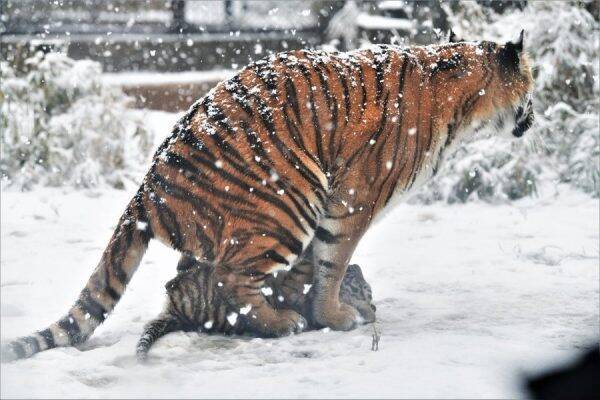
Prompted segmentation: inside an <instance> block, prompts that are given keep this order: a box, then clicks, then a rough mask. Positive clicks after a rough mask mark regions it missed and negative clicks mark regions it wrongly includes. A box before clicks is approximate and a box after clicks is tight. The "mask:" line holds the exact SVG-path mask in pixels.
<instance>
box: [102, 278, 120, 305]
mask: <svg viewBox="0 0 600 400" xmlns="http://www.w3.org/2000/svg"><path fill="white" fill-rule="evenodd" d="M108 277H109V274H106V282H105V283H106V285H105V287H104V292H105V293H106V294H108V295H109V296H110V298H111V299H113V301H114V302H115V303H116V302H117V301H119V299H121V294H120V293H119V292H117V291H116V290H115V289H113V288H112V286H110V284H109V283H108Z"/></svg>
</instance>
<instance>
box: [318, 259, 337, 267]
mask: <svg viewBox="0 0 600 400" xmlns="http://www.w3.org/2000/svg"><path fill="white" fill-rule="evenodd" d="M319 266H321V267H325V268H328V269H332V268H335V264H334V263H332V262H331V261H326V260H319Z"/></svg>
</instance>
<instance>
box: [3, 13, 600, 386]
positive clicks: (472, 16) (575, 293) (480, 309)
mask: <svg viewBox="0 0 600 400" xmlns="http://www.w3.org/2000/svg"><path fill="white" fill-rule="evenodd" d="M555 3H556V2H555ZM473 4H474V3H465V4H464V5H463V7H462V8H460V10H458V11H456V10H454V11H453V13H452V18H453V20H452V23H453V25H454V26H457V27H458V29H459V30H461V32H460V33H461V34H463V35H465V36H467V35H472V36H476V37H479V36H486V35H487V36H488V37H492V38H508V37H510V36H511V35H512V34H513V32H518V29H517V27H518V26H524V27H526V28H528V29H529V32H530V34H529V37H530V40H531V41H532V43H533V45H535V46H537V47H534V48H532V49H531V48H530V50H529V51H530V53H532V55H533V56H534V60H536V69H537V72H536V73H537V83H536V89H537V95H536V99H535V101H536V107H537V109H536V112H537V113H538V117H539V120H540V121H538V125H537V126H536V127H535V128H534V129H533V130H534V132H533V133H532V134H531V136H535V137H536V138H537V139H535V140H533V139H531V138H528V139H525V140H523V141H517V142H501V141H497V140H496V139H494V138H491V139H485V138H484V139H483V140H482V141H480V142H477V143H473V144H469V145H467V146H466V147H465V148H463V149H462V150H461V151H462V153H461V152H459V155H461V154H462V156H460V158H459V159H455V160H451V161H450V163H449V166H448V167H447V168H446V170H445V171H443V173H442V176H441V177H440V178H439V179H438V180H437V181H436V182H433V183H432V184H431V185H429V186H428V187H427V188H425V189H424V191H423V192H422V193H421V194H419V196H417V197H416V198H414V199H412V201H411V202H410V203H406V204H401V205H400V206H398V207H397V208H396V209H394V210H393V211H392V212H390V213H389V214H388V215H387V217H386V218H385V219H383V220H382V221H380V222H379V223H378V224H377V225H375V226H374V227H373V228H372V229H371V230H370V231H369V232H368V234H367V235H366V237H365V238H364V239H363V241H362V242H361V244H360V245H359V248H358V250H357V252H356V253H355V256H354V258H353V260H352V261H353V262H355V263H358V264H360V265H361V267H362V268H363V271H364V274H365V277H366V279H367V280H368V281H369V283H370V284H371V286H372V288H373V295H374V303H375V304H376V306H377V317H378V322H377V324H376V326H377V329H378V331H380V333H381V339H380V343H379V351H376V352H374V351H371V341H372V338H371V336H372V332H373V326H371V325H367V326H362V327H359V328H358V329H356V330H355V331H352V332H332V331H328V330H321V331H315V332H308V333H302V334H299V335H295V336H291V337H287V338H283V339H268V340H266V339H253V338H249V337H224V336H218V335H215V336H207V335H199V334H193V333H175V334H171V335H168V336H167V337H165V338H164V339H162V340H161V341H160V342H159V343H158V344H157V345H156V346H155V347H154V348H153V349H152V351H151V356H150V360H149V363H148V364H147V365H140V364H138V363H137V361H136V359H135V357H134V347H135V343H136V342H137V340H138V338H139V335H140V334H141V331H142V327H143V325H144V324H145V323H146V322H147V321H149V320H150V319H151V318H153V317H155V316H156V315H157V314H158V313H159V312H160V310H161V308H162V305H163V302H164V296H165V295H164V283H165V282H166V281H167V280H169V279H171V278H172V277H173V276H174V274H175V265H176V262H177V259H178V255H177V254H176V253H175V252H174V251H172V250H170V249H167V248H166V247H164V246H163V245H161V244H159V243H154V242H153V243H152V244H151V246H150V249H149V251H148V253H147V255H146V257H145V258H144V260H143V262H142V264H141V266H140V268H139V270H138V272H137V273H136V275H135V276H134V278H133V280H132V282H131V284H130V286H129V288H128V290H127V292H126V295H125V296H124V297H123V299H122V301H121V302H120V303H119V304H118V306H117V308H116V309H115V311H114V313H113V314H112V315H111V316H110V317H109V318H108V319H107V321H106V322H105V323H104V325H102V326H101V327H100V328H99V329H98V330H97V331H96V333H95V334H94V335H93V337H92V338H91V339H90V340H89V341H88V342H87V343H86V344H84V345H83V346H81V347H79V348H61V349H54V350H51V351H47V352H43V353H40V354H38V355H36V356H35V357H33V358H31V359H28V360H20V361H17V362H13V363H8V364H1V367H0V369H1V377H0V378H1V384H0V395H1V397H2V398H13V397H20V398H30V397H54V398H65V397H72V398H77V397H109V398H113V397H145V398H146V397H147V398H164V397H195V398H198V397H211V398H214V397H223V398H228V397H294V398H300V397H321V398H322V397H361V398H367V397H369V398H382V397H390V398H391V397H395V398H397V397H405V398H406V397H409V398H415V397H427V398H431V397H452V398H466V397H470V398H515V397H523V396H524V392H523V387H522V383H523V378H524V377H525V376H527V375H528V374H532V373H536V372H538V371H540V370H542V369H545V368H547V367H548V366H552V365H555V364H556V363H560V362H562V361H565V360H568V359H570V358H571V357H573V355H574V354H575V352H576V351H577V350H581V349H583V348H585V347H587V346H589V345H590V344H591V343H593V342H594V341H596V342H597V341H598V333H599V331H598V330H599V311H598V304H599V301H600V299H599V279H600V276H599V258H598V255H599V251H600V244H599V243H600V238H599V229H600V227H599V220H600V212H599V203H598V186H597V185H598V174H599V172H598V171H599V168H600V166H599V165H598V153H599V150H598V148H597V147H598V143H599V140H598V135H599V132H598V125H597V124H598V122H597V121H598V102H597V96H598V93H599V90H598V72H597V64H598V54H597V49H598V35H597V33H598V22H597V21H598V20H597V17H596V19H594V18H593V17H592V16H591V15H590V14H589V13H588V14H587V15H586V14H585V13H584V11H583V9H582V8H575V7H572V5H569V4H568V3H564V4H559V5H556V4H554V5H553V4H549V3H546V4H537V5H535V7H533V6H528V8H526V9H525V10H523V11H514V12H511V13H509V14H504V15H502V16H499V15H488V14H485V13H484V12H483V11H482V10H483V9H481V8H480V7H477V6H476V5H475V6H474V5H473ZM350 11H352V10H350ZM350 11H348V10H346V12H347V13H349V14H352V13H351V12H350ZM551 20H556V21H560V22H561V23H562V25H563V26H562V29H561V24H558V23H557V24H554V25H551V24H549V21H551ZM586 24H587V25H586ZM564 25H568V26H567V27H566V28H565V26H564ZM569 26H570V27H576V28H573V29H569ZM540 46H545V47H543V48H541V47H540ZM71 63H72V61H71V60H68V59H65V58H62V57H61V56H60V55H57V56H55V58H54V59H52V58H50V59H45V60H33V61H32V64H34V65H37V67H36V69H35V71H34V72H32V74H33V75H31V74H30V75H29V76H28V77H26V78H22V77H18V76H17V75H16V73H14V71H12V70H11V66H10V65H6V63H4V64H3V65H1V66H2V73H3V75H2V87H1V88H2V92H3V93H5V94H6V93H9V94H11V95H12V96H13V99H18V101H14V102H13V103H11V104H8V103H7V102H2V103H0V109H1V111H2V113H1V114H0V116H1V117H2V119H0V129H2V130H3V132H2V153H1V155H2V164H1V165H0V166H1V167H2V175H3V182H2V193H1V195H2V196H1V215H0V217H1V226H0V228H1V229H0V244H1V255H0V272H1V274H0V275H1V276H0V289H1V290H0V293H1V297H0V304H1V310H0V317H1V319H0V322H1V338H2V341H5V340H8V339H11V338H14V337H17V336H21V335H24V334H28V333H31V332H32V331H34V330H37V329H40V328H43V327H45V326H47V325H48V324H49V323H51V322H53V321H55V320H56V319H57V318H58V317H59V316H61V315H62V314H63V313H64V312H65V311H66V310H67V308H68V307H69V306H70V305H71V304H72V302H73V301H74V299H75V298H76V296H77V294H78V293H79V290H80V289H81V287H82V286H83V284H84V282H85V281H86V280H87V278H88V276H89V275H90V273H91V271H92V270H93V268H94V266H95V265H96V263H97V261H98V259H99V257H100V255H101V252H102V250H103V249H104V247H105V245H106V243H107V241H108V239H109V237H110V235H111V234H112V231H113V229H114V228H115V224H116V222H117V220H118V217H119V216H120V214H121V212H122V211H123V209H124V207H125V205H126V203H127V201H128V200H129V198H130V197H131V195H132V193H133V191H134V190H135V182H139V179H140V178H141V176H142V175H143V172H144V169H145V167H146V166H147V165H148V159H149V155H150V154H151V149H152V148H155V147H156V146H157V144H158V143H160V142H161V141H162V139H163V138H164V137H165V136H166V135H168V134H169V132H170V130H171V127H172V126H173V125H174V123H175V121H176V120H177V118H179V117H180V115H181V114H177V113H166V112H159V111H149V110H135V111H133V110H131V109H128V108H126V100H127V99H125V98H124V97H123V95H122V94H121V93H119V92H118V91H117V90H115V89H114V87H113V86H111V85H110V84H111V83H114V82H115V81H123V80H125V81H130V82H136V81H140V80H141V81H145V80H160V76H158V75H156V74H154V75H152V74H143V73H127V74H119V75H118V76H115V75H112V74H111V75H106V76H104V77H102V75H101V74H100V73H99V71H98V70H97V68H99V66H98V65H97V64H94V63H87V64H85V63H86V62H85V61H84V62H76V63H74V64H71ZM82 63H83V64H82ZM57 65H62V67H60V68H56V66H57ZM229 67H230V66H224V67H223V68H224V69H228V68H229ZM561 68H562V69H561ZM76 72H77V73H76ZM215 73H216V74H226V73H227V72H226V71H225V72H224V71H222V70H219V71H215V72H206V73H205V76H206V77H209V76H213V75H214V74H215ZM211 74H212V75H211ZM586 74H588V75H591V76H587V75H586ZM40 76H41V77H43V79H46V80H48V81H50V82H54V85H53V86H52V85H50V86H51V89H52V90H56V92H57V93H67V96H66V97H62V98H61V101H63V102H66V103H67V104H68V107H66V111H64V110H63V111H61V112H55V113H53V112H50V111H48V110H47V104H49V103H51V102H52V101H55V97H53V95H52V91H50V93H48V91H45V92H44V91H37V90H36V88H38V86H37V85H36V82H39V79H40ZM186 76H187V75H185V74H184V75H183V78H182V79H187V78H185V77H186ZM90 79H93V81H94V83H93V84H90V83H89V80H90ZM590 79H591V80H590ZM567 80H568V81H569V83H567V84H566V86H567V88H568V87H571V88H573V87H574V88H575V90H574V91H575V93H572V92H571V93H569V92H565V87H563V86H561V85H563V84H564V82H565V81H567ZM86 82H87V86H86ZM590 82H591V87H588V86H589V85H588V84H589V83H590ZM82 87H83V89H82ZM586 90H587V91H586ZM565 93H567V94H566V95H565ZM65 98H66V100H65ZM92 104H93V106H92ZM41 109H43V110H44V112H41V111H40V110H41ZM31 115H35V116H36V118H38V117H39V118H40V120H41V121H43V125H44V126H43V132H45V134H44V135H43V136H42V137H40V136H39V135H37V133H39V127H36V126H34V124H33V125H32V124H30V123H29V122H30V121H31V118H30V117H31ZM99 115H101V116H103V117H102V118H99V117H98V116H99ZM115 120H119V121H121V123H120V125H115ZM36 129H37V130H36ZM36 135H37V136H36ZM540 141H541V143H542V144H541V145H540V144H539V142H540ZM532 143H533V144H532ZM115 154H117V155H118V156H117V157H115ZM506 154H510V156H509V157H507V156H506ZM40 157H43V158H44V163H38V162H37V161H36V162H30V160H33V159H35V160H37V159H39V158H40ZM65 163H66V165H68V167H65V168H62V169H61V168H58V169H57V168H56V166H57V165H60V166H64V165H65ZM567 166H568V168H567ZM515 171H520V172H523V171H525V172H528V171H529V172H528V173H530V174H529V175H527V174H525V175H526V176H528V178H527V179H525V180H524V181H523V182H522V183H519V184H516V185H512V186H511V184H512V182H514V180H511V179H513V178H514V177H515V176H517V175H518V173H516V172H515ZM520 172H519V173H520ZM527 180H532V183H528V182H527ZM533 183H534V184H535V188H536V190H535V191H532V190H530V187H531V185H532V184H533ZM477 185H479V186H477ZM465 187H466V188H471V189H472V194H471V192H469V195H468V196H464V195H460V193H459V192H460V191H461V190H463V189H464V188H465ZM118 188H121V189H118ZM471 189H470V190H471ZM515 193H517V195H514V194H515ZM450 203H451V204H450Z"/></svg>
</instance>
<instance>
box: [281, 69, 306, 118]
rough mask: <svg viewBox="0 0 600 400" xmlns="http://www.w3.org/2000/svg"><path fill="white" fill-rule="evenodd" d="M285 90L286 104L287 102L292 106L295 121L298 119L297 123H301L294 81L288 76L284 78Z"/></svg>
mask: <svg viewBox="0 0 600 400" xmlns="http://www.w3.org/2000/svg"><path fill="white" fill-rule="evenodd" d="M285 92H286V100H287V104H289V105H290V107H291V108H292V111H294V115H295V116H296V121H298V123H299V124H302V118H301V117H300V106H299V105H298V92H297V91H296V86H295V85H294V82H293V81H292V79H290V78H289V77H287V78H286V80H285Z"/></svg>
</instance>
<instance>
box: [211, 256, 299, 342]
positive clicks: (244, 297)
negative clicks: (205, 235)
mask: <svg viewBox="0 0 600 400" xmlns="http://www.w3.org/2000/svg"><path fill="white" fill-rule="evenodd" d="M215 272H216V273H217V276H218V278H217V280H218V282H219V285H220V286H219V287H220V289H221V290H223V295H224V298H226V299H227V301H228V302H229V304H230V305H231V307H232V308H233V309H234V310H239V312H238V314H241V316H242V317H243V318H244V319H245V321H246V323H247V327H248V328H249V330H250V331H251V332H252V333H254V334H256V335H258V336H261V337H281V336H286V335H290V334H292V333H299V332H302V331H303V330H304V329H305V328H306V327H307V326H308V323H307V322H306V319H305V318H304V317H303V316H302V315H300V314H298V313H297V312H296V311H294V310H290V309H275V308H273V306H272V305H271V304H269V302H268V301H267V299H266V298H265V296H272V295H273V292H272V289H271V288H268V287H264V290H263V283H264V281H265V279H266V278H267V274H265V273H261V272H256V271H253V272H248V271H235V272H234V271H232V270H231V269H230V268H225V267H222V266H219V265H217V268H216V269H215ZM221 284H222V285H221ZM233 323H235V319H234V320H233Z"/></svg>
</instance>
